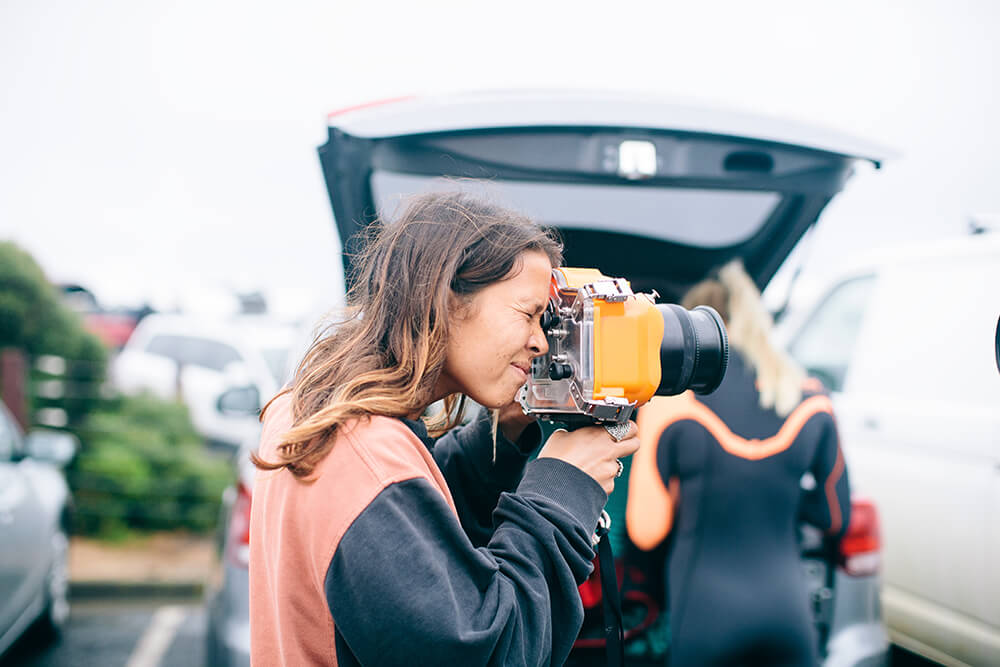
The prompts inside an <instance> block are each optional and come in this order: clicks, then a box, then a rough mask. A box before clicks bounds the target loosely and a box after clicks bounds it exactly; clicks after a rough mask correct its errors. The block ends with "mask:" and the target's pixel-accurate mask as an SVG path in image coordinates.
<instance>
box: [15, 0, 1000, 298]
mask: <svg viewBox="0 0 1000 667" xmlns="http://www.w3.org/2000/svg"><path fill="white" fill-rule="evenodd" d="M998 7H1000V3H996V2H991V1H989V0H980V1H966V2H962V1H956V0H948V1H945V0H941V1H940V2H913V1H910V2H879V1H877V0H866V1H863V2H862V1H853V0H849V1H842V2H837V3H829V2H826V3H809V2H801V0H789V1H780V2H779V1H776V2H759V1H758V2H736V1H734V2H705V1H698V2H690V1H689V2H683V3H680V2H664V1H660V2H650V3H645V4H643V3H628V2H616V3H607V2H604V3H594V4H584V3H581V2H573V3H569V2H567V3H557V2H551V3H546V2H538V1H537V0H536V1H533V2H514V1H506V2H491V3H472V2H468V1H465V2H449V3H445V2H424V3H403V2H398V3H379V2H371V1H369V2H319V1H295V0H291V1H286V2H282V3H273V2H269V3H253V2H247V1H246V0H241V1H239V2H235V1H232V2H230V1H223V2H212V1H211V0H197V1H193V0H192V1H184V0H182V1H173V2H140V1H135V0H132V1H128V2H126V1H124V0H123V1H118V2H110V1H94V0H91V1H88V2H85V3H84V2H78V1H76V0H72V1H71V0H48V1H44V0H43V1H37V0H3V2H0V90H2V91H3V103H2V104H0V156H2V158H0V239H13V240H15V241H17V242H18V243H20V244H21V245H23V246H24V247H26V248H27V249H28V250H29V251H31V252H32V253H33V254H34V255H35V256H36V258H37V259H38V260H39V261H40V262H41V264H42V266H43V268H44V269H45V270H46V272H47V273H48V274H49V276H50V277H51V278H52V279H55V280H61V281H77V282H81V283H83V284H86V285H88V286H91V287H92V288H93V289H94V290H95V291H96V292H97V293H98V296H99V297H100V298H102V299H103V300H104V301H105V302H107V303H109V304H115V303H128V302H138V301H139V300H141V299H143V298H152V299H154V300H156V301H157V302H158V303H160V304H167V303H168V302H169V301H170V300H171V299H173V298H174V295H175V294H176V293H186V294H191V293H197V292H201V291H204V290H208V289H212V288H215V287H220V286H233V287H238V288H244V289H249V288H256V287H261V288H265V289H268V290H271V291H272V292H273V291H281V293H282V294H283V295H284V298H285V299H287V303H289V304H292V303H296V304H297V303H299V302H301V303H306V302H312V301H315V300H316V299H320V300H323V299H330V298H332V297H333V295H334V294H336V293H337V291H338V290H339V288H340V278H339V275H338V273H339V270H340V263H339V254H338V253H339V245H338V242H337V240H336V236H335V232H334V228H333V224H332V217H331V213H330V207H329V203H328V199H327V195H326V191H325V188H324V186H323V182H322V178H321V173H320V168H319V164H318V160H317V157H316V151H315V149H316V146H318V145H319V144H321V143H323V142H324V140H325V129H326V126H325V117H326V113H327V112H328V111H330V110H332V109H336V108H339V107H343V106H347V105H351V104H355V103H359V102H364V101H367V100H373V99H380V98H386V97H394V96H398V95H406V94H427V93H435V92H448V91H460V90H469V89H495V88H525V87H530V88H539V87H541V88H545V87H557V88H566V87H569V88H596V89H621V90H632V91H644V92H654V93H663V94H666V95H670V96H676V97H679V98H682V99H684V100H689V101H691V102H693V103H696V104H705V105H709V106H717V107H719V106H721V107H732V108H737V109H741V110H748V111H756V112H761V113H766V114H770V115H777V116H783V117H787V118H791V119H795V120H798V121H804V122H810V123H816V124H820V125H825V126H829V127H832V128H835V129H839V130H843V131H846V132H849V133H851V134H854V135H857V136H860V137H863V138H866V139H869V140H871V141H874V142H877V143H880V144H884V145H888V146H890V147H893V148H895V149H896V150H898V151H899V152H900V153H901V157H900V158H899V159H897V160H895V161H893V162H890V163H889V164H887V165H886V167H885V168H884V169H883V170H882V171H880V172H874V171H862V172H860V173H859V174H858V175H857V176H856V177H855V178H854V179H853V180H852V182H851V183H849V184H848V186H847V189H846V191H845V193H844V194H843V195H842V196H841V197H840V198H839V199H838V200H837V201H836V202H834V204H833V205H831V206H830V207H828V209H827V212H826V213H825V214H824V216H823V218H822V221H821V226H820V230H819V233H818V234H817V236H816V238H815V240H814V248H813V250H812V252H811V253H810V260H811V263H810V265H809V266H808V267H807V271H808V273H809V274H811V275H812V276H820V275H822V274H823V273H825V272H828V271H830V270H832V269H833V268H835V267H836V265H837V264H838V263H840V262H841V261H842V258H843V257H844V256H845V255H850V254H852V253H855V252H856V251H857V250H858V249H859V248H862V247H864V248H867V247H869V246H872V245H879V244H884V243H890V242H898V241H901V240H906V239H918V238H934V237H939V236H954V235H957V234H962V233H965V229H966V224H967V220H968V218H969V216H970V215H992V216H994V219H995V216H996V214H997V213H1000V188H998V187H997V180H998V179H997V176H998V163H997V156H1000V128H998V125H997V120H996V119H997V118H1000V104H998V96H1000V91H998V88H1000V86H998V80H1000V72H998V61H1000V53H998V47H997V46H996V44H997V35H998V34H1000V10H998ZM807 277H810V275H807Z"/></svg>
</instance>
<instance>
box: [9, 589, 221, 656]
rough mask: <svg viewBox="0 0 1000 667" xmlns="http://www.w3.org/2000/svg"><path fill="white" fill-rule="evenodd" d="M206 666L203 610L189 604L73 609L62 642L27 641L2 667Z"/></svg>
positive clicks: (111, 603)
mask: <svg viewBox="0 0 1000 667" xmlns="http://www.w3.org/2000/svg"><path fill="white" fill-rule="evenodd" d="M204 662H205V610H204V607H203V606H201V605H200V604H197V603H196V602H195V601H192V600H190V599H187V600H179V601H169V600H162V599H156V600H154V599H148V600H123V601H115V600H100V601H96V600H95V601H87V602H75V603H73V608H72V613H71V615H70V619H69V622H68V624H67V625H66V627H65V628H64V630H63V633H62V637H61V638H60V639H59V640H57V641H56V642H54V643H49V644H41V643H40V642H39V639H38V638H37V637H35V636H34V635H30V634H29V635H27V636H25V637H23V638H22V639H21V640H20V641H19V642H18V643H17V644H15V645H14V646H13V647H11V649H10V651H8V653H7V654H6V655H4V656H3V657H2V658H0V664H2V665H3V667H68V666H70V665H73V666H74V667H92V666H93V667H118V666H125V667H181V666H183V667H191V666H193V665H194V666H197V665H203V664H204Z"/></svg>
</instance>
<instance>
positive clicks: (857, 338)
mask: <svg viewBox="0 0 1000 667" xmlns="http://www.w3.org/2000/svg"><path fill="white" fill-rule="evenodd" d="M825 295H826V296H824V297H823V298H821V299H820V302H819V305H818V306H817V307H816V308H815V309H814V310H813V311H812V313H811V315H810V316H809V317H808V318H807V319H806V321H805V323H804V324H803V325H801V327H800V328H799V329H798V330H797V332H796V333H795V334H794V335H793V336H791V344H790V345H789V350H790V351H791V352H792V355H793V356H795V357H796V358H798V359H799V361H800V362H802V363H803V364H804V365H805V366H806V367H807V368H809V369H810V370H811V371H813V372H816V373H818V374H819V375H821V376H822V375H823V374H824V373H825V374H826V375H827V376H828V377H827V379H828V380H829V381H830V384H832V385H833V386H832V387H831V389H833V396H834V403H835V406H836V411H837V416H838V423H839V428H840V433H841V441H842V444H843V449H844V453H845V456H846V458H847V463H848V466H849V469H850V471H851V482H852V485H853V486H854V488H855V490H857V491H859V492H861V493H864V494H866V495H869V496H871V497H872V498H874V500H875V502H876V504H877V505H878V508H879V510H880V512H881V525H882V530H883V537H882V541H883V545H884V546H883V558H884V567H883V575H884V584H885V588H884V591H883V596H882V602H883V605H884V608H885V617H886V620H887V623H888V626H889V629H890V636H891V637H892V639H893V641H894V642H895V643H897V644H899V645H901V646H903V647H905V648H907V649H910V650H912V651H916V652H918V653H921V654H923V655H925V656H927V657H929V658H932V659H935V660H939V661H943V662H946V663H948V664H962V663H964V664H974V665H985V664H994V665H995V664H1000V567H998V566H997V564H998V563H1000V522H998V521H997V517H998V516H1000V373H998V368H997V362H996V360H995V352H996V345H997V326H998V322H997V318H998V315H1000V235H998V234H996V233H992V234H989V233H987V234H980V235H974V236H970V237H968V238H961V239H956V240H953V241H947V242H939V243H935V244H932V245H923V246H919V247H911V248H904V249H899V250H895V251H891V252H886V253H883V254H881V255H877V256H874V257H872V258H871V259H870V260H868V261H865V262H862V263H860V264H859V265H857V266H856V267H855V268H853V269H852V270H851V271H850V272H847V273H845V274H844V275H842V276H841V277H840V278H838V279H837V280H836V281H834V283H833V285H832V287H831V288H830V289H828V290H826V291H825Z"/></svg>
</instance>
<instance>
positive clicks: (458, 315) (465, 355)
mask: <svg viewBox="0 0 1000 667" xmlns="http://www.w3.org/2000/svg"><path fill="white" fill-rule="evenodd" d="M520 264H521V267H520V271H518V272H517V273H515V274H513V275H511V276H508V277H507V278H506V279H504V280H501V281H500V282H497V283H493V284H492V285H490V286H488V287H485V288H483V289H481V290H480V291H479V292H477V293H476V294H475V295H474V296H473V297H472V299H471V300H470V301H469V302H468V304H467V306H465V307H461V308H458V309H456V311H457V312H455V313H454V314H453V315H452V322H451V334H450V338H449V341H448V348H447V352H446V357H445V365H444V371H443V372H442V374H441V379H440V381H439V382H438V392H437V393H438V395H439V396H445V395H447V394H451V393H456V392H462V393H464V394H466V395H467V396H469V398H471V399H472V400H474V401H476V402H477V403H479V404H480V405H484V406H486V407H488V408H499V407H503V406H505V405H507V404H509V403H510V402H511V401H513V400H514V397H515V395H516V394H517V390H518V389H520V387H521V385H523V384H524V383H525V382H526V381H527V380H528V373H529V372H530V371H531V360H532V359H534V358H535V357H538V356H541V355H543V354H545V353H546V352H547V351H548V343H547V342H546V340H545V333H544V332H543V331H542V327H541V324H540V323H539V321H540V318H541V316H542V313H543V312H544V311H545V306H546V304H547V303H548V296H549V281H550V276H551V274H552V264H551V263H550V262H549V258H548V257H547V256H546V255H545V253H542V252H536V251H527V252H524V253H522V255H521V262H520ZM515 266H516V265H515Z"/></svg>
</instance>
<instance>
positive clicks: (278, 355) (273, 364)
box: [260, 347, 288, 385]
mask: <svg viewBox="0 0 1000 667" xmlns="http://www.w3.org/2000/svg"><path fill="white" fill-rule="evenodd" d="M260 353H261V356H263V357H264V361H266V362H267V369H268V370H269V371H271V375H273V376H274V380H275V382H277V383H278V385H281V384H282V383H283V382H284V380H285V364H286V363H287V361H288V348H287V347H277V348H268V349H263V350H261V351H260Z"/></svg>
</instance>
